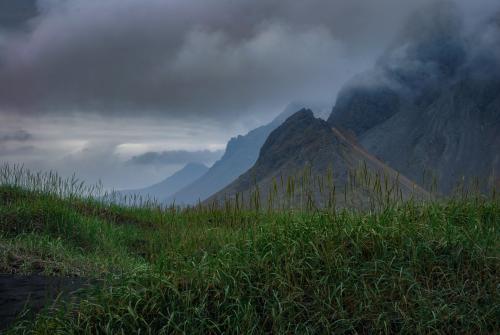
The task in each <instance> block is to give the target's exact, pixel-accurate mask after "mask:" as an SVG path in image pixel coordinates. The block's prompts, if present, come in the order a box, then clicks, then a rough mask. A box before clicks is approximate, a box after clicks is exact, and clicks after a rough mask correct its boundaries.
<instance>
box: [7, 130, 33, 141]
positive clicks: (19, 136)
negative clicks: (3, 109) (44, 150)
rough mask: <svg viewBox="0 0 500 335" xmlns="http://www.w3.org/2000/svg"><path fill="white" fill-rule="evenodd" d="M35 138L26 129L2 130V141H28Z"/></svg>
mask: <svg viewBox="0 0 500 335" xmlns="http://www.w3.org/2000/svg"><path fill="white" fill-rule="evenodd" d="M31 139H33V135H31V134H30V133H28V132H27V131H25V130H22V129H19V130H15V131H7V132H0V142H26V141H29V140H31Z"/></svg>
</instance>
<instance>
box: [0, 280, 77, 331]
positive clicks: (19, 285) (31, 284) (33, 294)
mask: <svg viewBox="0 0 500 335" xmlns="http://www.w3.org/2000/svg"><path fill="white" fill-rule="evenodd" d="M85 286H86V281H85V280H84V279H81V278H69V277H47V276H41V275H30V276H19V275H12V274H0V332H1V331H2V330H4V329H6V328H7V327H9V326H11V325H12V323H13V322H14V321H15V320H16V319H17V318H18V317H19V315H20V314H21V313H22V312H23V311H25V310H26V309H27V308H28V309H29V315H34V314H36V313H38V312H39V311H40V310H42V309H43V308H44V307H45V306H47V305H49V304H50V303H52V302H53V301H54V300H55V299H56V298H57V297H58V296H59V295H61V297H62V299H64V300H66V299H70V298H71V297H73V296H75V292H76V291H77V290H78V289H80V288H83V287H85Z"/></svg>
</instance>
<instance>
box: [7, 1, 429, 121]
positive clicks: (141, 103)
mask: <svg viewBox="0 0 500 335" xmlns="http://www.w3.org/2000/svg"><path fill="white" fill-rule="evenodd" d="M429 1H431V0H427V1H425V0H420V1H415V2H412V3H411V4H408V3H405V4H404V5H401V2H400V1H399V0H380V1H377V2H367V1H364V0H352V1H341V0H334V1H328V2H325V1H323V0H311V1H307V2H304V1H301V0H286V1H285V0H272V1H269V0H255V1H229V0H207V1H203V2H199V1H195V0H182V1H181V0H149V1H136V0H108V1H101V0H66V1H47V0H45V1H39V6H40V10H41V14H40V15H39V16H38V17H37V18H36V19H35V20H33V21H32V22H31V23H30V24H31V27H32V29H31V31H30V32H29V33H26V34H16V35H15V36H10V37H8V38H6V39H4V42H3V43H2V45H3V47H2V46H0V50H3V51H1V54H0V59H1V60H0V64H1V65H0V107H3V110H4V111H7V110H10V111H15V112H23V113H40V112H52V113H53V112H60V113H67V112H68V111H72V112H75V111H77V112H95V113H101V114H109V113H114V114H134V113H142V114H154V115H168V116H177V117H178V116H183V117H186V118H211V119H219V120H228V119H231V120H234V119H237V118H242V117H245V116H246V115H247V114H248V113H250V112H251V113H253V114H254V115H259V114H260V115H265V113H269V110H273V108H275V107H277V106H280V107H281V106H284V105H286V104H287V103H288V102H290V101H292V100H322V101H329V102H333V99H334V97H335V93H336V91H337V89H338V88H339V87H340V86H341V85H342V83H343V82H344V81H345V80H346V79H347V78H349V77H350V76H352V75H353V74H354V73H356V72H359V70H360V69H363V68H367V67H368V66H369V65H371V61H372V60H373V57H371V56H372V55H374V54H377V53H378V52H379V51H380V50H382V49H383V48H384V45H385V44H386V43H387V42H388V41H390V39H391V38H392V36H393V32H394V31H397V28H398V27H399V25H400V23H401V22H402V21H403V20H404V19H405V17H406V16H407V15H408V13H410V12H411V11H412V10H413V9H414V8H416V7H417V6H418V5H420V4H421V3H426V2H429Z"/></svg>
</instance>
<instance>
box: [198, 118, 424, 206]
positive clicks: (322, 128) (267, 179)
mask: <svg viewBox="0 0 500 335" xmlns="http://www.w3.org/2000/svg"><path fill="white" fill-rule="evenodd" d="M363 166H364V167H365V168H366V171H369V172H370V173H372V174H373V175H375V174H377V173H378V175H379V176H381V175H383V174H385V175H387V176H388V180H393V181H394V182H396V183H397V185H398V187H401V188H403V189H404V192H405V194H407V193H409V192H411V191H412V188H413V186H414V185H413V183H411V182H410V181H409V180H407V179H405V178H404V177H400V176H398V174H397V172H395V171H393V170H392V169H390V168H388V167H387V166H385V165H384V164H383V163H382V162H380V161H378V160H377V159H376V158H374V157H372V156H370V155H369V154H368V153H366V152H365V151H364V150H363V149H362V148H359V147H357V146H356V144H355V143H353V142H352V141H351V140H349V139H348V137H347V136H345V135H344V134H342V133H341V132H340V131H339V130H338V129H335V128H332V127H331V125H330V124H328V123H327V122H326V121H323V120H321V119H317V118H315V117H314V114H313V112H312V111H311V110H308V109H302V110H300V111H298V112H297V113H295V114H294V115H292V116H291V117H290V118H288V119H287V120H286V121H285V122H284V123H283V124H282V125H281V126H279V127H278V128H277V129H276V130H274V131H273V132H272V133H271V134H270V136H269V138H268V139H267V140H266V142H265V143H264V145H263V147H262V149H261V151H260V154H259V157H258V159H257V162H256V163H255V165H254V166H253V167H252V168H251V169H249V170H248V171H247V172H246V173H244V174H243V175H241V176H240V177H239V178H238V179H236V180H235V181H234V182H233V183H231V184H230V185H228V186H227V187H225V188H224V189H222V190H221V191H220V192H217V194H215V195H214V196H212V197H211V198H209V199H208V200H207V203H210V202H212V201H217V200H223V199H227V198H230V199H234V198H235V197H236V194H243V196H244V197H246V198H247V199H248V197H250V196H251V194H252V191H253V190H256V189H259V197H260V201H261V202H264V203H265V202H266V199H269V194H270V193H272V192H275V193H276V196H277V197H281V199H280V201H282V200H283V196H284V194H286V193H287V192H286V190H285V189H286V188H287V187H288V186H287V185H285V184H289V183H290V180H291V179H293V180H295V181H294V183H298V185H297V188H300V189H305V188H308V191H307V192H309V194H310V196H311V200H314V203H316V205H321V206H324V205H325V203H326V202H327V201H328V196H329V194H328V193H327V192H324V191H322V190H321V188H322V186H320V185H319V184H320V183H319V182H318V183H317V182H316V181H317V179H316V178H317V177H320V176H322V177H326V176H327V175H328V173H329V172H328V171H331V173H332V174H331V176H332V177H333V181H334V185H335V187H336V193H337V194H340V193H343V190H344V188H345V187H346V184H348V182H349V180H350V178H351V177H350V175H352V173H353V172H354V170H356V169H359V168H360V167H363ZM304 178H306V179H308V182H306V183H304ZM399 178H401V179H399ZM278 188H281V192H276V189H278ZM332 189H333V188H332ZM334 192H335V190H334ZM352 192H355V193H357V194H354V195H355V197H356V198H358V199H355V200H356V201H357V203H356V204H357V205H362V203H363V201H364V200H366V199H367V197H366V195H367V194H365V193H367V192H368V190H367V189H366V188H364V187H363V186H362V185H360V187H359V188H358V189H357V190H353V191H352ZM304 195H305V194H304V192H302V194H301V193H300V192H298V193H297V196H294V197H293V198H294V199H293V203H294V204H295V203H297V202H299V201H302V200H303V199H302V200H300V198H301V197H302V198H303V196H304ZM337 198H339V197H337ZM344 201H345V200H344ZM337 205H344V206H345V205H346V203H345V202H344V203H342V199H340V198H339V201H338V202H337Z"/></svg>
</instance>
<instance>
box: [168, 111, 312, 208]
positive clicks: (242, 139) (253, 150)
mask: <svg viewBox="0 0 500 335" xmlns="http://www.w3.org/2000/svg"><path fill="white" fill-rule="evenodd" d="M304 106H305V104H304V103H292V104H290V105H288V106H287V108H286V109H285V110H284V111H283V112H282V113H281V114H280V115H278V116H277V117H276V118H275V119H274V120H273V121H272V122H270V123H269V124H267V125H264V126H261V127H259V128H256V129H254V130H252V131H250V132H249V133H248V134H246V135H240V136H238V137H235V138H232V139H231V140H230V141H229V142H228V144H227V147H226V151H225V153H224V155H223V156H222V158H221V159H220V160H219V161H217V162H216V163H215V164H214V165H213V166H212V167H211V168H210V169H209V170H208V171H207V172H206V173H205V174H204V175H203V176H201V177H200V178H199V179H197V180H196V181H194V182H193V183H191V184H190V185H188V186H186V187H185V188H183V189H182V190H180V191H178V192H176V193H175V194H174V195H172V196H170V197H169V198H168V199H167V202H168V203H173V202H175V203H177V204H183V205H192V204H196V203H197V202H198V201H203V200H205V199H206V198H208V197H209V196H211V195H212V194H214V193H216V192H217V191H219V190H221V189H222V188H224V187H225V186H227V185H228V184H230V183H231V182H232V181H234V180H235V179H236V178H238V177H239V176H240V175H241V174H243V173H245V172H246V171H247V170H248V169H249V168H251V167H252V165H253V164H254V163H255V162H256V160H257V158H258V156H259V151H260V149H261V147H262V145H263V144H264V142H265V141H266V139H267V137H268V136H269V134H270V133H271V132H272V131H273V130H274V129H276V128H277V127H278V126H280V125H281V124H282V123H283V122H284V121H285V120H286V119H287V118H288V117H289V116H290V115H292V114H293V113H295V112H296V111H297V110H299V109H300V108H302V107H304ZM315 107H316V106H315ZM315 110H318V113H319V114H321V113H322V111H321V108H320V107H319V106H318V107H316V109H315Z"/></svg>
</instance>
